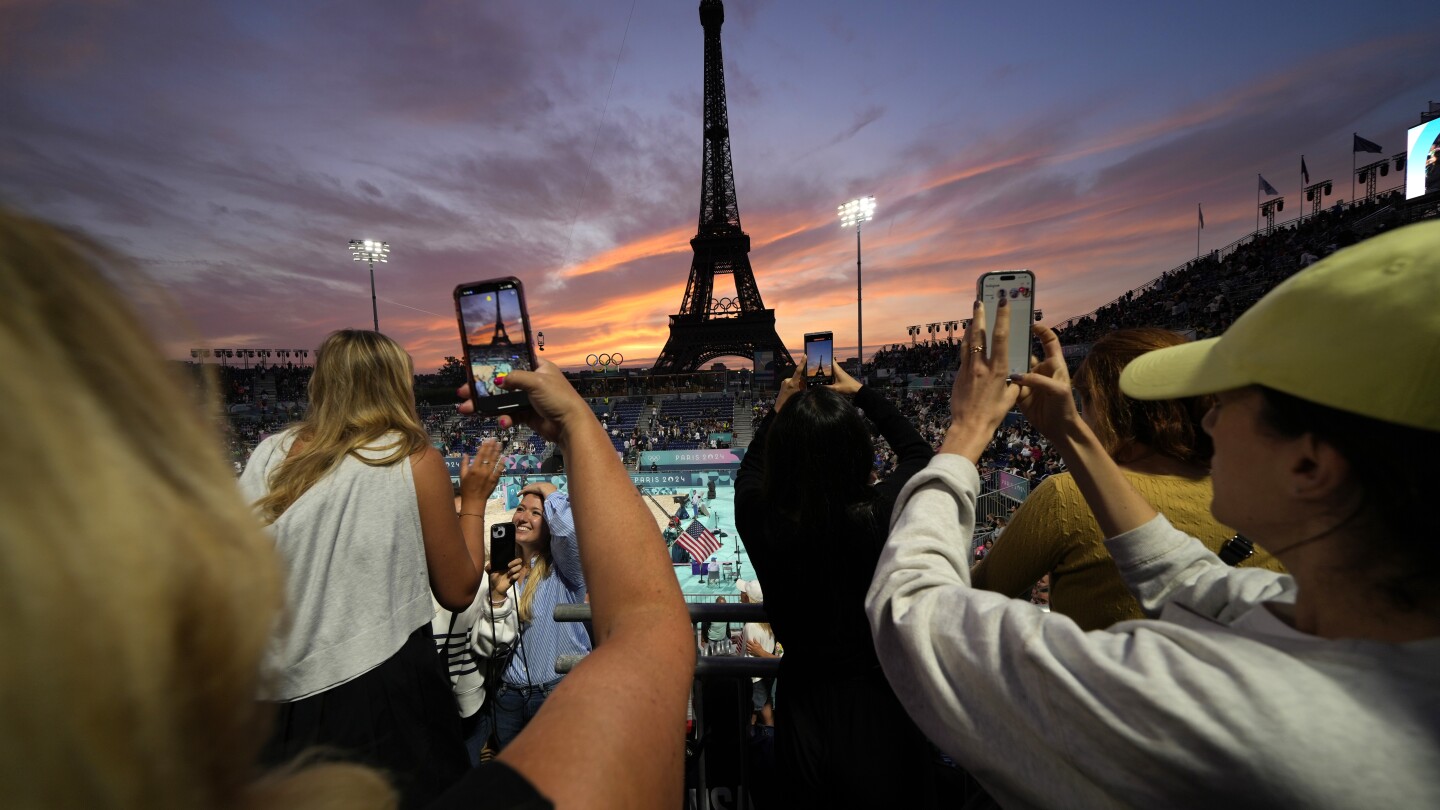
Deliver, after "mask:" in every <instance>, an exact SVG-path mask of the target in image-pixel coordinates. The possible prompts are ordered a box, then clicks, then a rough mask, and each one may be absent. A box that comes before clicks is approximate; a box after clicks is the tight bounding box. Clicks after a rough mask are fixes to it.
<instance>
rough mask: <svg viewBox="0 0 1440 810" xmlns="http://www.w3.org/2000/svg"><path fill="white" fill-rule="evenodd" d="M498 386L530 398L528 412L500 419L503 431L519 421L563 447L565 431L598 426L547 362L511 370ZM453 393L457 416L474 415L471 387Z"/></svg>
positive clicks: (553, 366)
mask: <svg viewBox="0 0 1440 810" xmlns="http://www.w3.org/2000/svg"><path fill="white" fill-rule="evenodd" d="M500 384H501V385H502V386H503V387H504V388H505V389H507V390H511V389H513V390H516V391H524V392H525V393H526V394H528V395H529V396H530V405H529V408H528V409H527V410H524V411H521V412H519V413H516V414H514V418H513V419H512V418H511V415H510V414H504V415H502V416H500V417H499V420H498V421H499V423H500V427H502V428H508V427H510V426H511V425H512V424H514V423H515V421H516V420H518V421H519V422H521V423H522V424H525V425H527V426H528V427H530V428H531V429H532V430H534V431H535V432H536V433H539V434H540V435H541V436H543V437H545V438H546V439H547V440H549V441H552V442H558V443H560V444H564V443H565V438H566V434H567V431H568V430H570V429H571V428H572V427H573V426H575V425H582V424H587V423H590V424H594V425H595V426H596V427H597V428H598V427H599V426H600V423H599V422H597V421H595V414H594V412H593V411H591V410H590V406H588V405H586V404H585V400H583V399H581V398H580V395H579V394H578V393H576V392H575V389H574V388H572V387H571V386H570V381H569V380H566V379H565V375H564V374H563V373H561V371H560V367H559V366H557V365H555V364H554V363H552V362H550V361H549V360H541V361H540V364H539V366H537V367H536V369H535V370H534V371H520V370H518V369H517V370H515V371H512V372H510V374H509V375H507V376H506V377H505V378H504V380H502V381H501V382H500ZM455 393H456V394H457V395H458V396H459V397H460V399H461V402H460V404H459V406H457V407H458V410H459V411H460V413H464V414H471V413H474V412H475V403H474V402H471V401H470V387H469V386H468V385H462V386H460V388H459V389H458V390H457V391H456V392H455Z"/></svg>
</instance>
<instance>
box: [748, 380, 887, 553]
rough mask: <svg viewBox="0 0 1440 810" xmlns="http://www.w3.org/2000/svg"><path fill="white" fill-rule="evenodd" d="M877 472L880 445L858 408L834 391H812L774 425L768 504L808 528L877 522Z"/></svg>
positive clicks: (766, 480)
mask: <svg viewBox="0 0 1440 810" xmlns="http://www.w3.org/2000/svg"><path fill="white" fill-rule="evenodd" d="M874 468H875V443H874V442H873V441H872V440H871V438H870V428H869V427H868V426H867V425H866V424H865V419H864V418H863V417H861V416H860V412H859V411H858V410H857V409H856V408H855V406H854V404H852V403H851V402H850V400H849V399H847V398H846V397H845V396H844V395H842V394H838V393H836V392H834V391H832V390H830V389H829V388H809V389H806V390H804V391H801V392H800V393H797V394H795V395H794V396H792V397H791V398H790V399H789V401H787V402H786V403H785V407H784V408H783V409H781V411H780V412H779V413H778V414H776V415H775V422H774V424H772V425H771V426H770V435H769V437H768V441H767V445H766V447H765V476H764V488H765V498H766V500H767V504H766V506H767V507H769V508H770V509H771V510H772V514H778V515H780V516H783V517H785V518H787V519H789V520H791V521H794V522H796V523H799V524H800V525H803V526H807V527H823V526H829V525H833V524H836V523H839V522H842V518H847V519H848V521H849V522H850V523H851V525H855V523H860V524H861V525H867V524H873V523H875V519H876V515H877V512H876V509H875V501H876V495H875V490H874V488H873V487H872V486H871V485H870V473H871V472H872V471H873V470H874Z"/></svg>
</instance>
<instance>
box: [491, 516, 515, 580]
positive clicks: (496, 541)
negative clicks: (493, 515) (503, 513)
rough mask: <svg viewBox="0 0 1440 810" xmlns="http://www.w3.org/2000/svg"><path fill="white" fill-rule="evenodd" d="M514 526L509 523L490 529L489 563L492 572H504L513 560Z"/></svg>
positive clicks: (499, 524) (496, 525)
mask: <svg viewBox="0 0 1440 810" xmlns="http://www.w3.org/2000/svg"><path fill="white" fill-rule="evenodd" d="M515 556H516V555H515V524H514V523H511V522H509V521H505V522H503V523H496V524H495V525H494V526H491V527H490V556H488V557H486V558H485V559H487V560H489V561H490V570H491V571H492V572H496V571H504V570H505V569H506V568H507V567H509V565H510V561H511V560H513V559H515Z"/></svg>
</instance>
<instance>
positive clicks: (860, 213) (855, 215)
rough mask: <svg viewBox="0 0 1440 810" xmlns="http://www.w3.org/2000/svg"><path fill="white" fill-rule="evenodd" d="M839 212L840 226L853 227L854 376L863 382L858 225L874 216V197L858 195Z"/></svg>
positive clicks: (863, 332) (863, 333) (863, 358)
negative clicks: (855, 343) (855, 364)
mask: <svg viewBox="0 0 1440 810" xmlns="http://www.w3.org/2000/svg"><path fill="white" fill-rule="evenodd" d="M836 210H837V212H838V213H839V214H840V227H842V228H850V227H853V228H854V229H855V340H856V342H857V343H858V344H859V346H858V347H857V348H856V349H855V357H856V363H857V364H858V365H857V367H856V369H855V376H856V377H858V378H860V382H862V383H863V382H865V313H864V309H863V304H862V303H861V299H862V297H863V296H862V295H861V289H862V285H861V275H862V269H863V268H862V267H861V264H860V226H861V225H863V224H864V223H866V222H869V221H870V220H872V219H874V218H875V197H874V196H870V197H859V198H857V199H854V200H851V201H850V202H847V203H845V204H844V205H841V206H837V208H836Z"/></svg>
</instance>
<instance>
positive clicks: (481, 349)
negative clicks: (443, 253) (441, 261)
mask: <svg viewBox="0 0 1440 810" xmlns="http://www.w3.org/2000/svg"><path fill="white" fill-rule="evenodd" d="M455 318H456V320H457V321H458V322H459V324H460V344H461V349H462V351H463V352H464V356H465V377H466V381H467V382H468V383H469V385H470V401H471V402H473V403H475V412H476V413H477V414H487V415H492V416H493V415H496V414H501V413H507V412H511V411H515V410H519V409H522V408H526V407H527V406H528V405H529V401H530V400H529V398H528V397H527V396H526V395H525V393H524V392H523V391H515V390H511V389H507V388H504V387H503V381H504V379H505V376H506V375H508V374H509V373H510V372H512V371H533V370H534V369H535V366H536V365H537V361H536V359H535V344H534V342H533V341H532V340H531V337H530V314H529V312H528V310H526V308H525V288H524V286H523V285H522V284H521V283H520V279H518V278H514V277H506V278H494V279H490V280H488V281H477V282H474V283H471V284H461V285H460V286H458V287H456V288H455Z"/></svg>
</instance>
